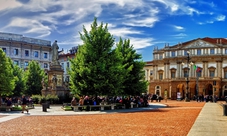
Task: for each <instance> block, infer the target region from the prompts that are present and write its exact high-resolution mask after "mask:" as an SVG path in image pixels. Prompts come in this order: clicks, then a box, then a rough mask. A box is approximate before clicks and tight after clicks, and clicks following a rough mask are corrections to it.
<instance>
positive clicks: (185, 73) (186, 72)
mask: <svg viewBox="0 0 227 136" xmlns="http://www.w3.org/2000/svg"><path fill="white" fill-rule="evenodd" d="M184 77H188V71H187V70H186V69H185V70H184Z"/></svg>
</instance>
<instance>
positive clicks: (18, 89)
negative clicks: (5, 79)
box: [12, 65, 25, 96]
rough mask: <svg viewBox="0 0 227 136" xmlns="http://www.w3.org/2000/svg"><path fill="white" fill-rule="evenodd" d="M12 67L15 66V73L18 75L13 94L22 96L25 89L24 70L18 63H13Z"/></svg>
mask: <svg viewBox="0 0 227 136" xmlns="http://www.w3.org/2000/svg"><path fill="white" fill-rule="evenodd" d="M12 68H13V75H14V76H15V77H16V80H15V88H14V90H13V95H14V96H20V95H22V92H24V91H25V78H24V70H23V69H22V68H20V67H19V66H18V65H12Z"/></svg>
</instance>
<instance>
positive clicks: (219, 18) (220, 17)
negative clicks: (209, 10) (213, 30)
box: [216, 15, 225, 21]
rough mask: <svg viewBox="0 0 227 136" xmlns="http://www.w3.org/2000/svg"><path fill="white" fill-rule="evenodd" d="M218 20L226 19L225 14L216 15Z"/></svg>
mask: <svg viewBox="0 0 227 136" xmlns="http://www.w3.org/2000/svg"><path fill="white" fill-rule="evenodd" d="M216 20H217V21H225V15H219V16H218V17H216Z"/></svg>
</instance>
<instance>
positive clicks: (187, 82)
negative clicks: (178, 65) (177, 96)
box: [182, 51, 193, 102]
mask: <svg viewBox="0 0 227 136" xmlns="http://www.w3.org/2000/svg"><path fill="white" fill-rule="evenodd" d="M189 54H190V51H187V58H186V59H187V74H186V93H185V101H186V102H190V99H189V98H188V93H189V70H190V66H191V65H193V63H192V62H191V63H189V61H190V59H191V58H190V56H189ZM182 65H184V63H182Z"/></svg>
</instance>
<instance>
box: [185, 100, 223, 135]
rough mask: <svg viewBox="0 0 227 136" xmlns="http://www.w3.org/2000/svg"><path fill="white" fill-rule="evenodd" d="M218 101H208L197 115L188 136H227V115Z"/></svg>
mask: <svg viewBox="0 0 227 136" xmlns="http://www.w3.org/2000/svg"><path fill="white" fill-rule="evenodd" d="M223 113H224V112H223V107H222V106H221V105H220V104H218V103H206V104H205V105H204V107H203V109H202V110H201V112H200V114H199V116H198V117H197V119H196V121H195V123H194V125H193V126H192V128H191V130H190V131H189V133H188V136H226V135H227V116H223V115H224V114H223Z"/></svg>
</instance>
